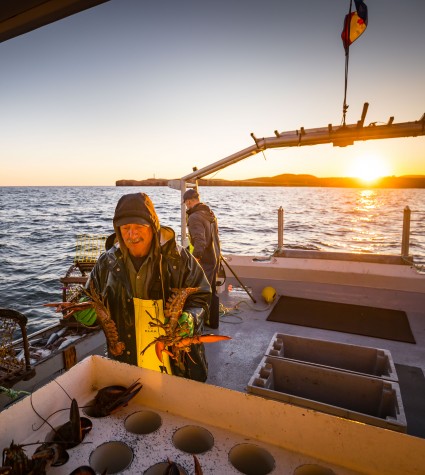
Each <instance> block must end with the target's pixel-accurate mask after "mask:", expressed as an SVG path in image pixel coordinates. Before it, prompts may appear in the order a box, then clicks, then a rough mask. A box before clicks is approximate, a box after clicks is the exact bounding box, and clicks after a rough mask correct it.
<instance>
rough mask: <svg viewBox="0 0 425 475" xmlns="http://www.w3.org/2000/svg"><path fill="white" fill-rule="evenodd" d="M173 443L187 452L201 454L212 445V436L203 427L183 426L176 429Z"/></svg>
mask: <svg viewBox="0 0 425 475" xmlns="http://www.w3.org/2000/svg"><path fill="white" fill-rule="evenodd" d="M173 444H174V446H175V447H176V448H178V449H180V450H182V451H183V452H187V453H188V454H202V453H203V452H207V451H208V450H210V449H212V447H214V437H213V436H212V434H211V432H209V431H207V429H204V428H203V427H199V426H185V427H182V428H181V429H178V430H176V432H175V433H174V435H173Z"/></svg>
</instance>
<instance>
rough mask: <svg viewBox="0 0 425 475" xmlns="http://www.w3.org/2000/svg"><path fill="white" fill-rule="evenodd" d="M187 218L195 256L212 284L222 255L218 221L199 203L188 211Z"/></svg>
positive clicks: (205, 206)
mask: <svg viewBox="0 0 425 475" xmlns="http://www.w3.org/2000/svg"><path fill="white" fill-rule="evenodd" d="M187 216H188V220H187V225H188V228H189V236H190V242H191V244H192V246H193V255H194V257H195V258H196V259H198V260H199V263H200V264H201V266H202V268H203V269H204V272H205V275H206V276H207V279H208V282H209V283H210V284H212V283H213V282H214V281H215V278H216V276H217V272H218V267H219V263H220V253H221V251H220V240H219V237H218V224H217V219H216V217H215V215H214V213H213V212H212V210H211V209H210V208H209V206H207V205H206V204H204V203H198V204H196V205H195V206H194V207H193V208H191V209H189V210H187Z"/></svg>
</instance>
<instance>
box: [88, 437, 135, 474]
mask: <svg viewBox="0 0 425 475" xmlns="http://www.w3.org/2000/svg"><path fill="white" fill-rule="evenodd" d="M132 460H133V451H132V450H131V449H130V447H129V446H128V445H127V444H124V442H119V441H112V442H105V443H104V444H102V445H99V447H97V448H96V449H95V450H94V451H93V452H92V453H91V455H90V466H91V467H92V468H93V469H94V471H95V472H96V473H105V470H106V473H107V474H110V473H118V472H122V471H123V470H125V469H126V468H127V467H128V466H129V465H130V464H131V462H132Z"/></svg>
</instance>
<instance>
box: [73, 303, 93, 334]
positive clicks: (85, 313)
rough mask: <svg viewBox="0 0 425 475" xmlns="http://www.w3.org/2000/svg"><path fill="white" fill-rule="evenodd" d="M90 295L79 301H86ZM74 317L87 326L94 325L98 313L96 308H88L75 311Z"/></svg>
mask: <svg viewBox="0 0 425 475" xmlns="http://www.w3.org/2000/svg"><path fill="white" fill-rule="evenodd" d="M87 300H88V297H82V298H81V299H80V300H79V302H86V301H87ZM74 318H75V320H77V322H78V323H82V324H83V325H85V326H86V327H90V326H91V325H94V323H95V321H96V318H97V315H96V312H95V310H94V308H86V309H85V310H80V311H79V312H75V313H74Z"/></svg>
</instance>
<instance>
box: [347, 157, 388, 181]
mask: <svg viewBox="0 0 425 475" xmlns="http://www.w3.org/2000/svg"><path fill="white" fill-rule="evenodd" d="M349 174H350V176H353V177H356V178H360V179H361V180H362V181H364V182H367V183H371V182H373V181H375V180H376V179H378V178H381V177H383V176H388V175H389V174H390V170H389V166H388V165H387V163H385V160H383V159H382V158H381V157H379V156H377V155H371V154H369V155H363V156H361V157H358V158H356V159H355V161H354V163H353V164H352V166H351V168H350V171H349Z"/></svg>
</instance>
